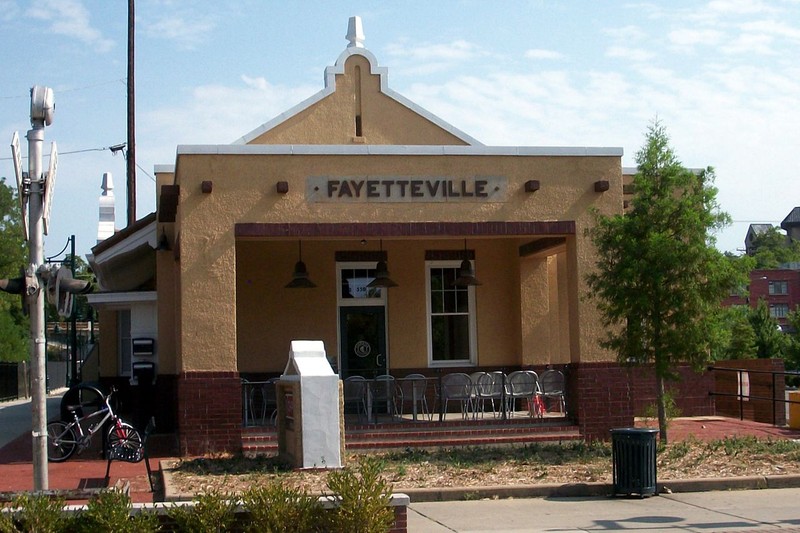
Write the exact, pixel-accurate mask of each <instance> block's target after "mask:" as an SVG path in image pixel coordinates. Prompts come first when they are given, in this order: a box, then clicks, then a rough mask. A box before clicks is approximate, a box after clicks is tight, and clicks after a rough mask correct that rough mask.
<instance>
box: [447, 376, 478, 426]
mask: <svg viewBox="0 0 800 533" xmlns="http://www.w3.org/2000/svg"><path fill="white" fill-rule="evenodd" d="M473 391H474V388H473V385H472V379H470V377H469V374H464V373H462V372H455V373H452V374H445V375H444V376H442V386H441V390H440V391H439V402H440V406H441V408H442V410H441V411H440V412H439V420H442V419H443V418H444V415H445V414H446V413H447V404H448V402H450V401H451V400H453V401H457V402H459V404H460V406H461V417H462V418H464V419H467V418H469V415H470V413H472V412H473Z"/></svg>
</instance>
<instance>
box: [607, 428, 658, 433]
mask: <svg viewBox="0 0 800 533" xmlns="http://www.w3.org/2000/svg"><path fill="white" fill-rule="evenodd" d="M633 433H635V434H643V433H658V429H656V428H614V429H612V430H611V434H612V435H613V434H622V435H624V434H633Z"/></svg>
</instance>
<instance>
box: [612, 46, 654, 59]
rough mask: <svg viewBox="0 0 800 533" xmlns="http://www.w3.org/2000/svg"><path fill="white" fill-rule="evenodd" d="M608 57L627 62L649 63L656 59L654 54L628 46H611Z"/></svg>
mask: <svg viewBox="0 0 800 533" xmlns="http://www.w3.org/2000/svg"><path fill="white" fill-rule="evenodd" d="M606 56H607V57H614V58H619V59H624V60H627V61H637V62H641V61H649V60H650V59H652V58H653V57H654V54H653V53H652V52H648V51H647V50H643V49H641V48H631V47H627V46H609V47H608V48H607V49H606Z"/></svg>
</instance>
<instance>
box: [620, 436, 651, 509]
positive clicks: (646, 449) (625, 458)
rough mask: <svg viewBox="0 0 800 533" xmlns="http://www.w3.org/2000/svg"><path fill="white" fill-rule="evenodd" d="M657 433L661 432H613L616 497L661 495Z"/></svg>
mask: <svg viewBox="0 0 800 533" xmlns="http://www.w3.org/2000/svg"><path fill="white" fill-rule="evenodd" d="M656 434H658V430H657V429H650V428H620V429H612V430H611V455H612V459H613V463H614V465H613V466H614V495H615V496H617V495H622V494H624V495H627V496H631V495H633V494H638V495H639V496H641V497H644V496H652V495H654V494H658V482H657V481H656Z"/></svg>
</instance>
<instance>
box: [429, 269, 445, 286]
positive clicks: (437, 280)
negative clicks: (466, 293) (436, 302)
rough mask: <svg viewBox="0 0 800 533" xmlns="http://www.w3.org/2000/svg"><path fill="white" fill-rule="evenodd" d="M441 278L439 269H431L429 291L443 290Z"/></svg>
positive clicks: (442, 274) (442, 275)
mask: <svg viewBox="0 0 800 533" xmlns="http://www.w3.org/2000/svg"><path fill="white" fill-rule="evenodd" d="M443 277H444V273H443V272H442V269H441V268H432V269H431V291H441V290H442V289H443V288H444V282H443Z"/></svg>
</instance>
